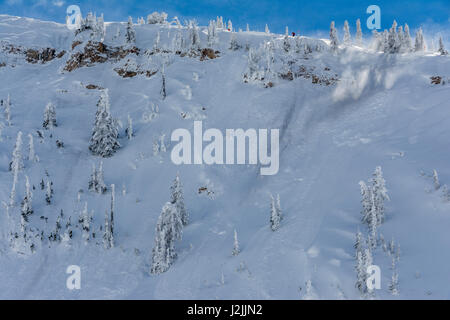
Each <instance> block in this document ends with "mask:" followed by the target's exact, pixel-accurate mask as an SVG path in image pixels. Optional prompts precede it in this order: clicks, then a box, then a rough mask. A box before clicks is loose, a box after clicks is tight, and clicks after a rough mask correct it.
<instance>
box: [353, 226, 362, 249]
mask: <svg viewBox="0 0 450 320" xmlns="http://www.w3.org/2000/svg"><path fill="white" fill-rule="evenodd" d="M353 247H354V248H355V252H356V253H357V252H362V250H363V236H362V233H361V232H359V231H358V232H357V233H356V239H355V244H354V245H353Z"/></svg>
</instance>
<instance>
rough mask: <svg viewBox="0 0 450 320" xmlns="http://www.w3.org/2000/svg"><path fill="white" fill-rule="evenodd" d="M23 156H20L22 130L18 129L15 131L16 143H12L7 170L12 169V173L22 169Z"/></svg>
mask: <svg viewBox="0 0 450 320" xmlns="http://www.w3.org/2000/svg"><path fill="white" fill-rule="evenodd" d="M23 167H24V166H23V157H22V132H21V131H19V132H18V133H17V138H16V144H15V145H14V150H13V154H12V159H11V162H10V164H9V170H10V171H12V173H13V174H15V172H16V171H17V172H18V171H20V170H22V169H23Z"/></svg>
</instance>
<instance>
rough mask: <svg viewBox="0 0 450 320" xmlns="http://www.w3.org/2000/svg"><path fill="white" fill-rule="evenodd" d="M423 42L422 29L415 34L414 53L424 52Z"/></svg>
mask: <svg viewBox="0 0 450 320" xmlns="http://www.w3.org/2000/svg"><path fill="white" fill-rule="evenodd" d="M425 49H426V46H425V40H424V37H423V31H422V28H419V30H418V31H417V32H416V42H415V45H414V51H416V52H422V51H425Z"/></svg>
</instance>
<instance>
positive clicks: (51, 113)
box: [42, 102, 57, 129]
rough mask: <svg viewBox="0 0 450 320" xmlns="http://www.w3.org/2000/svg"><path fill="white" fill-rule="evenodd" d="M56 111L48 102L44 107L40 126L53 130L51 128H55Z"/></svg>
mask: <svg viewBox="0 0 450 320" xmlns="http://www.w3.org/2000/svg"><path fill="white" fill-rule="evenodd" d="M56 126H57V124H56V109H55V106H54V105H53V103H51V102H49V103H48V104H47V105H46V106H45V110H44V122H43V124H42V127H43V128H44V129H53V127H56Z"/></svg>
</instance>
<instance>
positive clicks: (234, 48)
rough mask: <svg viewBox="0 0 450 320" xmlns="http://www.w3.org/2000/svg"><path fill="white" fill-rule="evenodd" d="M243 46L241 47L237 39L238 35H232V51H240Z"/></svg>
mask: <svg viewBox="0 0 450 320" xmlns="http://www.w3.org/2000/svg"><path fill="white" fill-rule="evenodd" d="M240 47H241V46H240V45H239V43H238V41H237V39H236V34H235V33H232V34H231V37H230V48H229V49H230V50H233V51H236V50H239V48H240Z"/></svg>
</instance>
